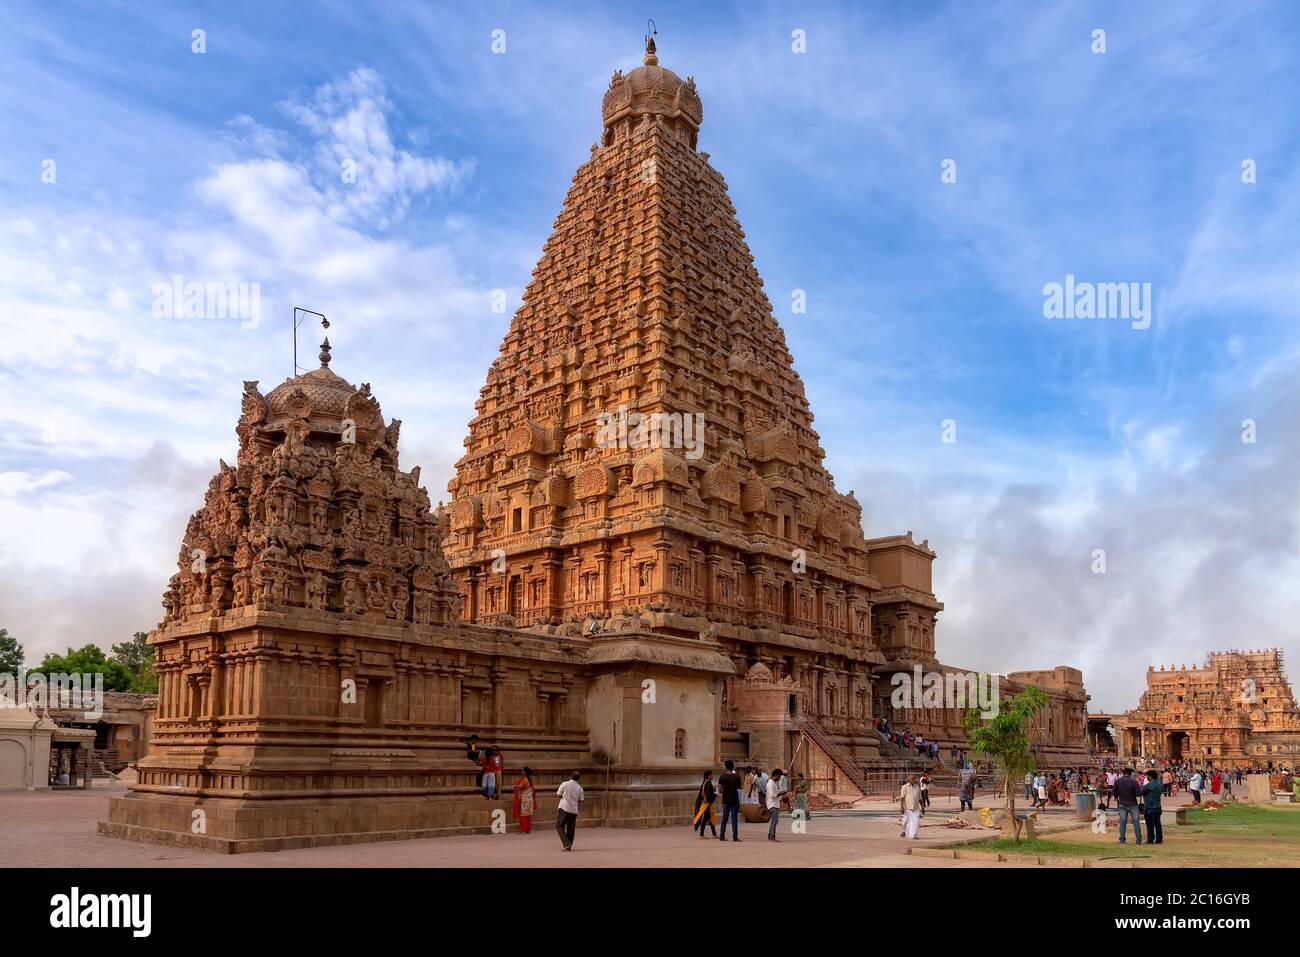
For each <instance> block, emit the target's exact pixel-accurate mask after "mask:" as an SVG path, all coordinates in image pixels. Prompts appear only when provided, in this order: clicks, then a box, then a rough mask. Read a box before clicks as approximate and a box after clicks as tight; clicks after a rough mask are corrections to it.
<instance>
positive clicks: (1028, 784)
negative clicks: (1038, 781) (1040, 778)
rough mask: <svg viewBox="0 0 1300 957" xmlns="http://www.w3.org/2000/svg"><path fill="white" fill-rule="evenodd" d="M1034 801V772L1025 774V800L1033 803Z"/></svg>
mask: <svg viewBox="0 0 1300 957" xmlns="http://www.w3.org/2000/svg"><path fill="white" fill-rule="evenodd" d="M1033 799H1034V772H1033V771H1026V772H1025V800H1026V801H1032V800H1033Z"/></svg>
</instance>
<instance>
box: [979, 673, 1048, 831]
mask: <svg viewBox="0 0 1300 957" xmlns="http://www.w3.org/2000/svg"><path fill="white" fill-rule="evenodd" d="M1046 703H1047V695H1045V694H1044V693H1043V692H1042V691H1040V690H1039V689H1038V688H1035V687H1034V686H1032V685H1031V686H1030V687H1028V688H1026V689H1025V690H1024V691H1022V692H1020V694H1018V695H1016V696H1015V697H1014V698H1012V699H1010V700H1009V701H1002V702H1000V703H999V705H998V713H997V714H995V715H993V717H991V718H987V719H986V718H984V717H982V716H981V715H980V711H979V709H978V708H971V709H970V710H969V711H967V712H966V719H965V725H966V733H967V734H968V735H969V736H970V749H971V750H972V751H983V752H984V753H985V754H987V755H988V756H989V757H991V758H992V759H993V760H994V761H995V762H997V765H998V771H999V772H1000V774H1001V776H1002V789H1003V793H1004V795H1005V799H1006V803H1005V805H1004V807H1005V808H1006V812H1007V824H1006V825H1005V827H1006V832H1009V833H1010V834H1011V835H1012V836H1013V837H1014V838H1015V839H1016V841H1017V842H1018V841H1019V840H1020V827H1021V825H1020V821H1018V820H1017V819H1016V786H1015V785H1016V782H1017V781H1019V779H1020V777H1021V775H1023V774H1024V773H1025V772H1026V771H1032V770H1035V769H1036V768H1037V766H1038V763H1037V761H1036V760H1035V759H1034V752H1033V749H1032V748H1031V747H1030V742H1029V734H1028V733H1027V732H1028V729H1029V728H1030V727H1031V726H1032V723H1033V720H1034V712H1036V711H1037V710H1038V709H1039V708H1041V707H1042V706H1043V705H1045V704H1046Z"/></svg>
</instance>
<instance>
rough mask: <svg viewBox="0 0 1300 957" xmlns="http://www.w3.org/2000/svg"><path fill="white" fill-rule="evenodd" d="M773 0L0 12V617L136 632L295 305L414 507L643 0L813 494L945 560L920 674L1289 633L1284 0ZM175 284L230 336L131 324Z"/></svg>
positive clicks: (589, 130) (1290, 429)
mask: <svg viewBox="0 0 1300 957" xmlns="http://www.w3.org/2000/svg"><path fill="white" fill-rule="evenodd" d="M804 6H805V5H798V6H795V5H789V4H787V5H778V4H769V5H764V4H753V3H744V4H707V5H705V4H698V3H696V4H674V3H660V4H657V5H656V6H655V8H654V9H646V10H640V9H634V8H632V7H629V6H627V5H623V4H619V5H611V4H591V5H586V4H565V5H546V4H537V3H528V4H523V3H515V4H492V3H474V4H470V3H447V4H404V3H384V4H382V5H379V6H374V7H371V6H364V5H360V4H343V3H337V4H319V5H305V4H292V3H283V4H210V5H209V4H198V5H179V4H137V5H130V6H128V5H115V4H99V3H97V4H90V3H86V4H76V3H70V4H62V5H57V6H54V5H46V4H37V3H21V2H18V3H11V4H6V5H5V6H4V7H3V9H0V131H2V132H3V135H0V335H3V341H4V347H3V350H2V351H0V389H2V390H3V391H2V393H0V394H2V395H3V398H4V402H3V404H0V528H3V533H0V624H3V625H5V626H7V627H9V629H10V630H11V631H12V632H14V633H15V634H16V635H17V636H18V637H19V638H20V639H21V640H22V641H23V642H24V643H25V644H26V646H27V648H28V651H29V653H30V654H31V656H32V657H39V654H40V653H43V652H44V651H47V650H50V649H51V648H56V647H60V646H62V645H65V644H68V643H73V642H75V643H78V644H79V643H82V642H83V641H85V640H95V641H99V642H100V643H102V644H104V645H108V644H109V643H111V642H113V641H117V640H120V639H121V638H122V637H123V636H124V635H128V634H129V633H130V632H132V631H134V630H137V629H144V628H148V627H151V626H152V625H153V624H154V623H155V622H156V621H157V619H158V618H159V617H160V616H159V612H158V608H159V606H158V604H157V603H158V600H159V597H160V595H161V590H162V587H163V585H164V584H165V581H166V579H167V577H168V576H169V575H170V573H171V571H172V566H173V564H174V561H175V556H176V550H177V547H178V543H179V541H180V535H181V532H182V530H183V525H184V520H185V517H186V516H187V515H188V514H189V512H190V511H192V510H193V509H194V508H195V507H197V505H198V504H199V502H200V501H201V496H202V491H203V489H204V488H205V487H206V483H207V478H208V477H209V476H210V474H211V473H212V471H213V470H214V467H215V462H216V459H217V458H218V457H225V458H226V459H228V460H231V459H233V457H234V451H235V446H236V443H235V437H234V432H233V427H234V422H235V419H236V417H237V415H238V409H239V394H240V390H241V387H242V381H243V380H244V379H259V380H261V381H262V383H263V387H264V388H270V387H271V386H273V385H274V384H275V383H277V382H279V381H280V380H281V379H283V378H284V377H286V376H287V375H288V374H289V372H290V367H291V361H292V360H291V355H290V346H289V344H290V334H289V310H290V307H291V306H292V305H306V306H310V307H312V308H316V309H319V310H322V311H324V312H326V313H328V314H329V315H330V318H331V322H332V323H333V325H332V327H331V329H330V339H331V342H332V343H333V345H334V347H335V351H334V355H335V362H334V368H335V369H336V370H337V371H339V372H340V373H341V374H343V375H344V376H346V377H347V378H349V379H351V380H352V381H354V382H360V381H370V382H372V383H373V385H374V389H375V392H376V394H377V395H378V397H379V399H380V401H381V402H382V403H383V405H384V410H385V412H386V413H387V414H388V415H390V416H397V417H399V418H401V419H402V420H403V446H404V450H403V459H404V465H406V466H408V467H409V466H410V465H413V464H420V465H422V466H423V468H424V476H425V478H426V479H427V481H428V485H429V488H430V491H431V493H432V494H433V495H434V496H435V498H436V497H438V496H439V495H440V494H441V493H442V490H443V487H444V485H445V481H446V479H447V478H448V477H449V476H450V470H451V464H452V463H453V462H454V461H455V459H456V458H457V457H458V455H459V453H460V451H461V440H462V438H463V436H464V430H465V424H466V422H467V421H468V419H469V418H470V416H471V415H472V406H473V401H474V399H475V398H476V396H477V392H478V388H479V386H480V385H481V383H482V379H483V376H484V373H485V371H486V369H487V365H488V363H489V362H490V361H491V360H492V358H493V357H494V356H495V355H496V352H497V348H498V345H499V343H500V340H501V337H502V335H503V334H504V332H505V329H506V326H507V324H508V321H509V314H508V313H509V312H510V311H513V308H514V306H515V305H516V304H517V300H518V295H519V294H520V292H521V291H522V289H523V286H524V284H525V283H526V282H527V280H528V277H529V274H530V272H531V270H532V267H533V265H534V263H535V261H536V258H537V256H538V254H539V252H540V250H541V247H542V244H543V242H544V241H545V239H546V236H547V234H548V232H549V229H550V224H551V222H552V220H553V219H554V217H555V214H556V212H557V211H558V209H559V206H560V203H561V201H562V199H563V196H564V193H565V191H566V189H567V188H568V184H569V181H570V179H571V177H572V175H573V171H574V169H575V168H576V167H577V166H578V164H579V163H581V162H583V161H584V160H585V159H586V157H587V155H588V149H589V146H590V144H591V143H592V142H593V141H595V140H596V139H597V138H598V136H599V132H600V112H599V110H600V98H601V96H602V94H603V92H604V90H605V87H606V85H607V84H608V80H609V76H610V74H611V73H612V72H613V70H615V69H624V70H627V69H630V68H632V67H634V66H636V65H637V64H638V63H639V62H640V54H641V49H640V48H641V35H642V33H643V32H644V17H645V16H646V15H650V16H653V17H654V18H655V20H656V23H657V26H658V29H659V36H658V42H659V51H660V57H661V60H662V62H663V64H664V65H665V66H668V67H670V68H671V69H674V70H676V71H677V72H678V73H681V74H682V75H693V76H694V77H695V78H696V81H697V84H698V87H699V90H700V94H701V97H702V99H703V101H704V113H705V116H704V124H703V128H702V131H701V136H700V148H701V149H702V150H704V151H706V152H708V153H709V154H710V156H711V162H712V163H713V165H714V166H715V167H716V168H717V169H718V170H719V171H720V172H721V173H722V174H723V176H724V177H725V178H726V180H727V183H728V185H729V187H730V191H731V197H732V201H733V203H734V204H735V206H736V209H737V211H738V213H739V215H740V219H741V223H742V225H743V227H744V229H745V231H746V235H747V237H748V241H749V243H750V246H751V249H752V251H753V253H754V256H755V258H756V260H757V264H758V267H759V270H760V272H761V273H762V275H763V277H764V279H765V282H766V287H767V292H768V296H769V298H770V299H771V300H772V303H773V307H774V310H775V313H776V315H777V317H778V318H779V319H780V320H781V322H782V323H783V325H784V327H785V329H786V333H787V338H788V341H789V344H790V348H791V350H792V352H793V354H794V356H795V360H796V365H797V367H798V369H799V371H800V373H801V375H802V376H803V378H804V380H805V383H806V385H807V389H808V394H809V399H810V401H811V403H812V407H813V412H814V414H815V415H816V424H817V428H818V429H819V431H820V432H821V434H822V439H823V443H822V444H823V446H824V447H825V448H826V449H827V452H828V466H829V468H830V469H831V471H832V472H833V473H834V474H835V476H836V479H837V483H838V485H839V486H840V488H841V489H842V490H847V489H850V488H852V489H854V490H856V493H857V495H858V498H859V499H860V500H861V501H862V502H863V504H864V525H865V526H866V531H867V533H868V534H869V535H878V534H889V533H893V532H896V531H902V530H905V529H909V528H910V529H913V530H914V531H915V533H916V535H917V537H918V538H929V540H930V544H931V545H932V546H933V547H934V548H935V549H936V550H937V551H938V552H939V559H938V562H937V564H936V590H937V591H938V592H939V595H940V598H941V599H942V600H943V601H945V602H946V603H947V610H946V611H945V613H944V615H943V616H942V617H941V619H940V626H939V631H938V638H939V644H940V650H941V654H942V655H943V657H944V658H945V659H948V660H950V661H952V663H955V664H960V665H965V666H973V667H980V668H990V669H996V670H1002V671H1006V670H1012V669H1015V668H1030V667H1034V668H1037V667H1046V666H1051V665H1054V664H1058V663H1071V664H1077V665H1079V666H1081V667H1083V668H1084V670H1085V674H1086V677H1087V681H1088V685H1089V688H1090V690H1091V691H1092V693H1093V696H1094V705H1095V706H1099V707H1104V708H1107V709H1121V708H1127V707H1130V706H1132V705H1133V704H1134V703H1135V701H1136V696H1137V694H1138V691H1139V690H1140V687H1141V684H1142V673H1143V671H1144V669H1145V668H1146V666H1147V665H1148V664H1152V663H1160V662H1162V661H1176V662H1183V661H1185V662H1188V663H1190V662H1192V661H1194V660H1199V659H1200V658H1201V657H1202V655H1203V654H1204V652H1205V651H1207V650H1209V649H1211V648H1215V649H1220V648H1227V647H1247V648H1251V647H1263V646H1267V645H1273V644H1280V645H1282V646H1283V647H1285V648H1287V649H1288V650H1290V651H1291V652H1292V657H1293V658H1295V657H1296V655H1297V653H1300V641H1297V640H1296V638H1295V627H1294V622H1295V621H1297V620H1298V619H1300V597H1298V596H1297V589H1296V587H1295V582H1296V572H1297V563H1298V562H1300V527H1298V525H1300V514H1298V513H1300V475H1298V471H1300V470H1297V468H1296V462H1297V453H1300V427H1298V426H1297V421H1298V417H1300V400H1298V398H1297V391H1298V390H1297V388H1296V386H1295V382H1296V371H1297V365H1298V364H1300V360H1298V359H1297V353H1298V352H1300V341H1298V340H1300V324H1298V323H1297V321H1296V320H1297V318H1298V317H1297V311H1298V310H1297V303H1298V302H1300V245H1298V244H1297V233H1300V181H1298V178H1297V173H1296V166H1297V160H1298V159H1300V118H1298V117H1297V115H1296V112H1295V102H1296V97H1297V93H1298V92H1300V47H1297V45H1296V44H1295V43H1294V41H1293V40H1291V39H1289V38H1290V37H1293V36H1295V35H1296V30H1297V27H1300V8H1297V7H1295V6H1294V5H1293V4H1286V3H1241V4H1233V5H1224V4H1212V3H1205V4H1197V3H1188V4H1179V5H1177V6H1176V7H1175V6H1174V5H1154V4H1151V5H1135V4H1131V3H1113V4H1112V3H1073V4H1071V3H1063V4H1052V5H1043V4H1036V3H1029V2H1024V3H1007V4H996V3H988V4H978V5H977V4H969V3H952V4H944V3H906V4H901V3H895V4H869V5H865V4H864V5H857V4H852V5H851V4H832V3H825V4H816V5H811V8H810V9H804ZM1166 7H1168V8H1166ZM196 29H201V30H203V31H205V41H206V52H204V53H202V54H196V53H194V52H192V49H191V48H192V43H193V40H192V31H194V30H196ZM1098 29H1101V30H1104V31H1105V41H1106V50H1105V52H1104V53H1095V52H1093V49H1092V47H1093V46H1094V40H1093V32H1094V31H1095V30H1098ZM496 30H501V31H504V36H505V52H504V53H494V52H493V51H492V40H493V31H496ZM795 30H802V31H804V34H805V36H806V52H805V53H801V54H800V53H795V52H793V51H792V49H791V37H792V32H793V31H795ZM343 158H352V159H355V160H356V161H357V163H358V169H359V171H360V172H359V177H358V180H357V182H356V183H353V184H345V183H343V182H341V181H340V176H339V163H340V160H341V159H343ZM51 159H52V160H54V162H55V167H54V168H55V172H56V176H55V181H54V182H52V183H48V182H43V181H42V169H43V165H42V164H43V163H45V162H46V161H47V160H51ZM945 160H952V161H953V162H954V163H955V164H956V172H957V176H956V182H954V183H944V182H942V181H941V177H940V172H941V167H942V164H943V163H944V161H945ZM1245 160H1253V161H1254V164H1255V168H1256V170H1257V181H1256V182H1254V183H1250V184H1248V183H1243V182H1242V163H1243V161H1245ZM176 274H180V275H183V276H185V277H186V278H187V279H192V280H195V281H223V282H255V283H258V284H260V289H261V296H262V309H263V316H262V321H261V322H260V324H258V325H257V326H256V328H241V327H240V326H241V324H240V323H238V322H234V321H231V320H216V319H188V320H187V319H159V318H155V317H154V316H153V314H152V311H151V306H152V302H153V298H154V297H153V292H152V287H153V284H154V283H155V282H158V281H164V282H165V281H167V280H168V279H169V277H170V276H172V275H176ZM1066 274H1073V275H1075V276H1077V277H1078V278H1079V279H1080V280H1090V281H1094V282H1142V283H1151V286H1152V290H1153V296H1154V303H1155V308H1154V312H1155V318H1154V321H1153V322H1152V325H1151V327H1150V328H1149V329H1145V330H1135V329H1133V328H1131V326H1130V324H1129V323H1128V322H1126V321H1124V320H1117V319H1056V320H1049V319H1046V318H1045V317H1044V315H1043V309H1042V306H1043V287H1044V285H1045V284H1046V283H1050V282H1062V281H1064V277H1065V276H1066ZM497 289H503V290H505V291H506V294H507V298H508V300H509V302H510V308H509V309H508V310H507V313H506V314H501V313H497V312H494V311H493V310H492V308H491V302H492V293H493V291H494V290H497ZM796 289H799V290H804V291H805V292H806V295H807V302H808V310H807V312H806V313H802V314H792V312H791V301H792V300H791V296H792V293H793V291H794V290H796ZM304 336H305V340H304V341H305V342H306V345H305V346H304V347H303V348H302V350H301V352H300V362H301V363H302V364H304V365H311V364H314V360H313V357H314V355H315V343H316V339H317V331H316V330H315V329H314V328H310V327H304ZM1247 418H1250V419H1253V420H1255V422H1256V426H1257V441H1255V442H1254V443H1243V442H1242V441H1241V435H1242V422H1243V420H1244V419H1247ZM946 419H952V420H954V421H955V422H956V428H957V441H956V442H955V443H943V442H941V441H940V437H941V429H942V426H941V423H942V422H943V421H944V420H946ZM1098 548H1101V549H1105V550H1106V556H1107V571H1106V574H1105V575H1097V574H1094V573H1093V572H1092V570H1091V565H1092V554H1093V551H1094V550H1095V549H1098Z"/></svg>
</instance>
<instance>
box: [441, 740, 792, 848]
mask: <svg viewBox="0 0 1300 957" xmlns="http://www.w3.org/2000/svg"><path fill="white" fill-rule="evenodd" d="M465 757H466V758H468V759H469V760H470V761H472V762H474V764H475V765H476V766H477V767H478V772H477V778H476V787H477V788H478V790H479V793H480V794H482V795H483V796H484V797H485V798H487V799H488V800H489V801H490V800H494V799H495V798H496V797H497V796H498V789H499V784H500V781H501V777H502V774H503V769H504V766H505V759H504V757H503V756H502V753H501V749H500V748H498V747H496V746H495V745H484V744H480V743H479V737H478V735H476V734H474V735H470V736H469V737H468V738H467V739H466V740H465ZM581 778H582V775H581V774H580V773H579V772H577V771H574V772H573V773H572V774H571V775H570V776H569V778H568V780H566V781H564V782H563V783H562V784H561V785H560V786H559V788H558V789H557V790H556V792H555V796H556V798H557V799H558V803H557V807H556V820H555V830H556V832H557V833H558V834H559V835H560V845H561V847H562V849H563V850H566V851H571V850H573V841H574V837H575V835H576V830H577V822H578V813H579V805H580V804H581V803H582V800H583V790H582V785H581V784H580V783H579V781H580V780H581ZM810 792H811V782H810V781H809V780H808V779H807V778H806V777H805V776H804V775H803V774H802V773H796V774H795V775H793V779H792V778H791V775H789V774H788V773H787V772H785V771H784V770H782V769H781V768H773V769H772V770H771V772H768V771H767V770H765V769H764V768H761V767H755V766H752V765H747V766H746V767H745V768H744V770H743V772H741V773H737V771H736V763H735V762H734V761H730V760H729V761H727V762H725V770H724V771H723V773H722V774H721V775H719V776H718V778H717V780H716V782H715V781H714V777H713V772H712V771H706V772H704V778H703V780H702V781H701V782H700V787H699V790H698V791H697V792H696V795H695V806H694V808H693V814H692V820H691V827H692V828H693V829H694V830H696V831H698V832H699V835H700V837H701V838H703V837H707V836H709V835H706V834H705V831H706V830H708V831H709V832H711V834H712V836H713V837H716V838H717V839H718V840H720V841H725V840H726V839H727V825H728V823H730V825H731V839H732V840H733V841H739V840H740V818H741V816H742V814H743V811H742V810H741V808H742V806H743V805H746V804H757V805H761V806H762V807H763V808H766V810H767V812H768V815H769V817H768V829H767V839H768V840H769V841H776V840H779V839H778V838H777V836H776V834H777V826H778V822H779V821H780V817H781V811H782V810H788V811H792V812H793V813H794V814H795V815H796V816H798V817H801V818H802V819H803V820H804V821H807V820H808V813H809V808H808V796H809V794H810ZM513 798H514V802H513V813H514V818H515V820H516V821H517V822H518V825H519V833H520V834H531V833H532V830H533V816H534V815H535V814H536V813H537V811H538V808H539V807H540V802H539V801H538V798H537V787H536V785H535V784H534V782H533V770H532V768H528V767H525V768H524V769H523V771H522V773H521V774H520V775H519V777H518V778H516V779H515V782H514V788H513ZM718 804H720V805H721V807H722V819H721V822H719V819H718V810H717V805H718ZM719 831H721V833H719Z"/></svg>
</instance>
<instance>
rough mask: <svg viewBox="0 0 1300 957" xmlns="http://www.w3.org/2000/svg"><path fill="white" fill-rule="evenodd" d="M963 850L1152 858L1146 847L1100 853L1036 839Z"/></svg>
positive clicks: (1120, 846)
mask: <svg viewBox="0 0 1300 957" xmlns="http://www.w3.org/2000/svg"><path fill="white" fill-rule="evenodd" d="M961 849H962V850H971V851H997V852H998V853H1000V854H1023V855H1025V856H1028V857H1087V858H1093V859H1096V860H1100V859H1102V858H1103V857H1105V858H1110V857H1150V856H1151V855H1150V853H1148V852H1147V851H1146V849H1145V845H1143V846H1141V847H1139V846H1135V845H1129V844H1119V843H1116V844H1115V845H1114V846H1113V847H1109V848H1107V849H1106V850H1105V851H1103V852H1100V853H1099V849H1098V848H1096V847H1092V846H1089V845H1087V844H1073V843H1068V842H1066V841H1048V840H1044V839H1043V838H1034V839H1033V840H1031V841H1021V842H1019V843H1016V842H1015V841H1014V840H1012V839H1011V838H1009V837H992V838H988V839H987V840H983V841H976V842H975V843H974V844H963V845H962V846H961Z"/></svg>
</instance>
